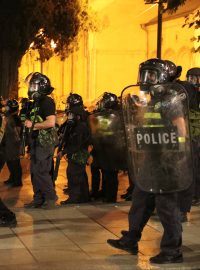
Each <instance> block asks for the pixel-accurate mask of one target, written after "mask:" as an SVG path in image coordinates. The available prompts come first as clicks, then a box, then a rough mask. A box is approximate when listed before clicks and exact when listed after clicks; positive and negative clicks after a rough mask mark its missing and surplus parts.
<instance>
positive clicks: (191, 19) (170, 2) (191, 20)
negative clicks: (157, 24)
mask: <svg viewBox="0 0 200 270" xmlns="http://www.w3.org/2000/svg"><path fill="white" fill-rule="evenodd" d="M144 1H145V3H146V4H156V3H162V11H163V12H166V11H168V12H169V13H173V12H176V11H177V9H178V8H179V7H180V6H181V5H184V4H185V3H186V1H187V0H144ZM186 26H187V27H189V28H191V27H193V28H194V29H199V28H200V10H199V9H197V10H196V11H194V12H193V13H192V14H189V15H188V16H186V17H185V23H184V25H183V27H186ZM191 41H196V43H197V45H196V47H193V48H192V52H194V53H197V52H200V45H198V44H199V43H200V36H199V35H198V36H194V37H192V38H191Z"/></svg>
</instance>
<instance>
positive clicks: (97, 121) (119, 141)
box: [89, 110, 128, 170]
mask: <svg viewBox="0 0 200 270" xmlns="http://www.w3.org/2000/svg"><path fill="white" fill-rule="evenodd" d="M89 125H90V129H91V134H92V143H93V146H94V149H93V157H94V164H95V165H96V166H97V167H100V168H102V169H105V170H120V169H122V170H123V169H127V167H128V166H127V160H126V156H127V155H126V143H125V132H124V127H123V124H122V111H121V110H108V111H101V112H93V113H92V114H90V116H89Z"/></svg>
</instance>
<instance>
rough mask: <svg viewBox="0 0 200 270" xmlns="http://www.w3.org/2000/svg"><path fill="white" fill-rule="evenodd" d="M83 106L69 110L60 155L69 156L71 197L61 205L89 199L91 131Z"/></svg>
mask: <svg viewBox="0 0 200 270" xmlns="http://www.w3.org/2000/svg"><path fill="white" fill-rule="evenodd" d="M84 117H85V111H84V109H83V107H80V106H71V107H70V108H69V109H68V110H67V121H66V123H65V125H66V132H65V133H64V135H63V136H64V144H63V148H62V149H61V151H60V152H59V153H58V156H60V157H62V156H64V155H66V156H67V162H68V166H67V172H66V174H67V179H68V195H69V198H68V199H66V200H64V201H61V205H68V204H72V203H86V202H88V201H89V185H88V177H87V173H86V164H87V160H88V158H89V152H88V147H89V145H90V144H91V139H90V131H89V127H88V125H87V123H86V122H85V119H84Z"/></svg>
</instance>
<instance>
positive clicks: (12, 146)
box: [2, 99, 22, 187]
mask: <svg viewBox="0 0 200 270" xmlns="http://www.w3.org/2000/svg"><path fill="white" fill-rule="evenodd" d="M18 109H19V103H18V101H17V100H16V99H9V100H8V101H7V102H6V106H5V112H4V114H5V117H6V125H5V133H4V137H3V141H2V144H3V146H4V149H5V157H6V164H7V166H8V169H9V172H10V176H9V179H8V180H6V181H4V183H5V184H6V185H9V186H10V187H20V186H22V167H21V164H20V146H21V130H22V124H21V121H20V118H19V116H18Z"/></svg>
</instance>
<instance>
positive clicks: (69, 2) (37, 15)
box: [0, 0, 95, 97]
mask: <svg viewBox="0 0 200 270" xmlns="http://www.w3.org/2000/svg"><path fill="white" fill-rule="evenodd" d="M90 14H91V13H90V11H89V9H88V6H87V4H86V1H85V0H0V39H1V42H0V71H1V72H0V95H4V96H5V97H6V96H8V93H10V92H11V91H13V89H15V91H17V76H18V67H19V66H20V62H21V59H22V57H23V56H24V54H25V53H26V51H27V50H28V49H29V48H30V45H31V49H37V50H38V51H39V54H40V58H41V60H42V61H45V60H47V59H49V58H50V57H51V56H53V54H56V55H60V56H61V59H64V58H66V57H67V56H68V55H69V53H70V52H71V51H73V50H74V49H75V48H76V47H77V44H78V36H79V33H80V32H81V30H82V31H85V30H88V29H93V30H95V25H94V23H93V20H92V16H91V15H90Z"/></svg>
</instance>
